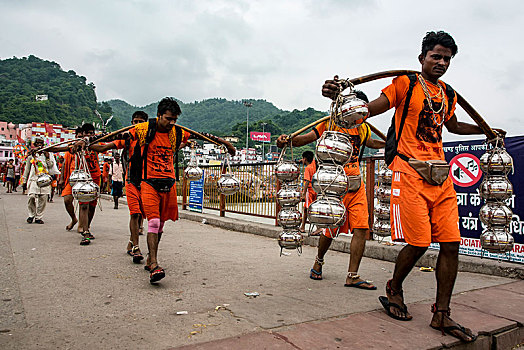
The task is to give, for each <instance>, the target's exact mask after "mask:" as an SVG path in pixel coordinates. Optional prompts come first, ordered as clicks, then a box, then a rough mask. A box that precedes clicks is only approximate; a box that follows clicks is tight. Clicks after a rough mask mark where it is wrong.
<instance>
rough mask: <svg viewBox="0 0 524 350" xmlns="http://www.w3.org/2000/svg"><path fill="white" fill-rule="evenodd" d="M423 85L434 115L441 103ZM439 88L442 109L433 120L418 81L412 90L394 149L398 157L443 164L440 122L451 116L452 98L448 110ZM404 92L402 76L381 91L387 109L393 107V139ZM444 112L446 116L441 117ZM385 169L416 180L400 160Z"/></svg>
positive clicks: (434, 91) (431, 86)
mask: <svg viewBox="0 0 524 350" xmlns="http://www.w3.org/2000/svg"><path fill="white" fill-rule="evenodd" d="M426 85H427V87H428V90H429V93H430V95H431V96H432V97H431V98H432V101H433V103H432V106H433V109H435V110H437V111H438V110H439V109H440V106H441V103H442V99H441V94H440V89H439V87H438V86H437V85H435V84H433V83H431V82H429V81H427V80H426ZM439 85H441V86H442V91H443V92H444V96H445V97H444V104H445V107H444V108H442V111H441V112H440V113H439V114H435V115H434V116H433V112H432V111H431V109H430V107H429V104H428V101H427V99H426V96H425V95H424V90H423V89H422V86H421V85H420V82H419V81H418V80H417V82H416V83H415V86H414V87H413V94H412V95H411V100H410V103H409V107H408V114H407V116H406V121H405V122H404V128H403V130H402V134H401V136H400V140H399V142H398V148H397V150H398V152H399V153H402V154H404V155H406V156H407V157H409V158H415V159H418V160H444V151H443V150H442V126H443V123H441V122H442V118H444V122H446V121H448V120H449V119H450V118H451V116H452V115H453V114H454V113H455V104H456V98H454V99H453V101H451V106H449V103H448V100H447V96H446V86H445V85H444V83H442V82H440V81H439ZM408 88H409V78H408V77H407V76H406V75H403V76H399V77H396V78H395V79H393V82H392V83H391V85H389V86H387V87H386V88H385V89H383V90H382V92H383V93H384V95H386V97H387V98H388V100H389V108H393V107H395V131H396V134H397V135H398V130H399V127H400V121H401V118H402V111H403V110H404V101H405V99H406V94H407V91H408ZM435 95H436V96H435ZM433 96H435V97H433ZM444 111H447V112H446V115H444V116H443V113H444ZM435 120H436V122H435ZM437 122H438V123H440V125H437ZM389 168H390V169H391V170H393V171H399V172H402V173H406V174H409V175H412V176H416V177H420V175H419V174H418V173H417V172H416V171H415V170H414V169H413V168H412V167H411V166H410V165H409V164H408V163H407V162H405V161H403V160H402V159H400V157H395V159H394V160H393V163H391V165H390V166H389Z"/></svg>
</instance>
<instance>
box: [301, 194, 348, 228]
mask: <svg viewBox="0 0 524 350" xmlns="http://www.w3.org/2000/svg"><path fill="white" fill-rule="evenodd" d="M308 217H309V222H310V223H311V224H314V225H317V226H318V227H321V228H327V227H331V228H336V227H339V226H341V225H342V224H343V223H344V220H345V219H346V208H345V207H344V204H343V203H342V201H341V200H340V199H338V198H334V197H320V198H318V199H317V200H316V201H314V202H313V203H311V205H310V206H309V208H308Z"/></svg>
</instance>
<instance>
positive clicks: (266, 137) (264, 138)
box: [249, 131, 271, 142]
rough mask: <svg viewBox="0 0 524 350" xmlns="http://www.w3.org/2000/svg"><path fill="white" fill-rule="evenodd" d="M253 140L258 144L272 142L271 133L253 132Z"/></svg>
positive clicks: (250, 134) (251, 134) (250, 135)
mask: <svg viewBox="0 0 524 350" xmlns="http://www.w3.org/2000/svg"><path fill="white" fill-rule="evenodd" d="M249 137H251V140H253V141H258V142H271V133H270V132H260V131H251V132H250V133H249Z"/></svg>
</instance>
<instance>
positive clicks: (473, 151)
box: [432, 136, 524, 263]
mask: <svg viewBox="0 0 524 350" xmlns="http://www.w3.org/2000/svg"><path fill="white" fill-rule="evenodd" d="M505 143H506V150H507V151H508V153H509V154H510V155H511V156H512V157H513V164H514V167H515V172H514V174H510V175H509V176H508V179H509V181H511V183H512V184H513V191H514V193H513V196H512V197H511V198H510V199H508V200H507V201H506V204H507V205H508V207H509V208H510V209H511V210H512V211H513V219H512V221H511V224H510V226H509V232H510V233H511V234H512V235H513V238H514V239H515V245H514V247H513V251H512V252H511V255H510V256H509V257H508V256H507V255H506V256H504V255H502V254H491V253H488V252H486V251H483V252H482V249H481V247H480V235H481V234H482V232H483V231H484V229H485V228H486V226H485V225H484V224H483V223H482V222H481V221H480V219H479V210H480V208H481V207H482V205H483V204H484V200H483V199H482V198H480V196H479V186H480V184H481V182H482V180H483V177H484V174H483V173H482V170H481V169H480V161H479V159H480V157H481V156H482V155H483V154H484V153H485V152H486V150H487V146H486V144H485V143H484V141H483V140H476V141H459V142H445V143H444V145H443V146H444V154H445V156H446V161H447V162H448V163H449V165H450V170H449V176H450V177H451V179H452V180H453V183H454V185H455V190H456V192H457V203H458V209H459V216H460V219H459V227H460V234H461V237H462V240H461V243H460V253H462V254H466V255H476V256H480V255H483V256H484V257H489V258H494V259H502V260H508V258H509V260H511V261H513V262H519V263H524V181H519V174H520V176H522V174H524V136H517V137H508V138H506V139H505ZM432 246H433V245H432Z"/></svg>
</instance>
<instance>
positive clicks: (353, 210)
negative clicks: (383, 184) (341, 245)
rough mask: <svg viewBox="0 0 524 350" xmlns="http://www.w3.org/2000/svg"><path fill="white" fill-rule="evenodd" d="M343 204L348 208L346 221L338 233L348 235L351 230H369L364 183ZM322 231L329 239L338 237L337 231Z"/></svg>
mask: <svg viewBox="0 0 524 350" xmlns="http://www.w3.org/2000/svg"><path fill="white" fill-rule="evenodd" d="M342 202H343V203H344V206H345V207H346V221H344V224H342V226H340V228H339V229H338V233H348V232H349V230H350V229H351V230H354V229H356V228H360V229H364V230H367V229H369V222H368V217H369V214H368V200H367V198H366V186H364V182H362V184H361V186H360V188H359V189H358V191H356V192H348V193H346V195H345V196H344V198H343V199H342ZM322 231H323V234H324V236H326V237H329V238H335V237H336V235H337V229H332V228H327V229H324V230H322Z"/></svg>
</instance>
